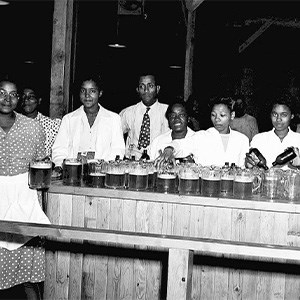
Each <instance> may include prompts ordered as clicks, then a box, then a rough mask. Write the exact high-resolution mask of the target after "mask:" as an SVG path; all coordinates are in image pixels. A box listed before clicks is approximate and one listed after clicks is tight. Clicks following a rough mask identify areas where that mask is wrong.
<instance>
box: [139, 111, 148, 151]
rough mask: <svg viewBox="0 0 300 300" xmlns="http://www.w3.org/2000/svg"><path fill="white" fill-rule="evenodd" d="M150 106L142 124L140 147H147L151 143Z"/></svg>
mask: <svg viewBox="0 0 300 300" xmlns="http://www.w3.org/2000/svg"><path fill="white" fill-rule="evenodd" d="M149 109H150V107H147V109H146V112H145V114H144V117H143V122H142V126H141V131H140V136H139V142H138V149H141V148H146V147H147V146H148V145H149V144H150V117H149V114H148V111H149Z"/></svg>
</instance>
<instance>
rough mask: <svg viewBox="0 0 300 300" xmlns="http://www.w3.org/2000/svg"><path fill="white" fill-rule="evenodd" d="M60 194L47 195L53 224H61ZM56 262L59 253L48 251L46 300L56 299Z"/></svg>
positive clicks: (52, 250)
mask: <svg viewBox="0 0 300 300" xmlns="http://www.w3.org/2000/svg"><path fill="white" fill-rule="evenodd" d="M59 201H60V195H59V194H48V195H47V216H48V218H49V220H50V222H51V223H52V224H59ZM48 240H52V241H54V240H55V238H54V237H52V238H48ZM56 261H57V252H56V251H55V249H46V266H45V267H46V268H45V269H46V274H45V277H46V278H45V281H46V282H47V284H45V288H44V298H45V299H49V300H51V299H55V297H56V296H55V295H56V266H57V264H56Z"/></svg>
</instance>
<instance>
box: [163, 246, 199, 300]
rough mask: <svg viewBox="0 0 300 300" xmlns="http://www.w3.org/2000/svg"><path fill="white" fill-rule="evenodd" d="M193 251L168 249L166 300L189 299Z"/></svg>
mask: <svg viewBox="0 0 300 300" xmlns="http://www.w3.org/2000/svg"><path fill="white" fill-rule="evenodd" d="M192 268H193V251H190V250H183V249H169V268H168V293H167V300H174V299H176V300H188V299H191V290H192Z"/></svg>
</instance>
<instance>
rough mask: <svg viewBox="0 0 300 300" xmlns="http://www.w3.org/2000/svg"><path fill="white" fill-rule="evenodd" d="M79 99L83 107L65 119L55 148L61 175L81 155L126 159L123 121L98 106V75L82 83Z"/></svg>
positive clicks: (56, 166)
mask: <svg viewBox="0 0 300 300" xmlns="http://www.w3.org/2000/svg"><path fill="white" fill-rule="evenodd" d="M79 96H80V101H81V103H82V104H83V105H82V106H80V107H79V108H78V109H76V110H75V111H73V112H71V113H68V114H66V115H65V116H64V117H63V119H62V122H61V126H60V129H59V132H58V134H57V137H56V140H55V142H54V145H53V147H52V160H53V162H54V164H55V169H54V171H55V172H58V173H59V172H61V165H62V163H63V160H64V159H65V158H77V156H78V153H80V152H81V153H83V152H90V153H93V154H94V155H93V156H94V157H95V158H96V159H104V160H106V161H109V160H113V159H115V157H116V155H120V157H123V156H124V152H125V143H124V139H123V133H122V127H121V119H120V116H119V115H118V114H117V113H114V112H112V111H109V110H107V109H105V108H104V107H103V106H101V105H100V104H99V103H98V101H99V98H100V97H101V96H102V89H101V81H99V78H98V76H90V77H86V79H84V80H83V81H82V84H81V87H80V93H79ZM55 175H56V174H53V176H55Z"/></svg>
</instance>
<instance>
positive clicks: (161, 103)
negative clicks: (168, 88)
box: [157, 101, 169, 109]
mask: <svg viewBox="0 0 300 300" xmlns="http://www.w3.org/2000/svg"><path fill="white" fill-rule="evenodd" d="M157 106H159V107H162V108H164V109H167V108H168V106H169V104H166V103H163V102H160V101H157Z"/></svg>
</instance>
